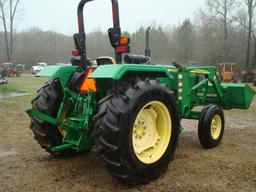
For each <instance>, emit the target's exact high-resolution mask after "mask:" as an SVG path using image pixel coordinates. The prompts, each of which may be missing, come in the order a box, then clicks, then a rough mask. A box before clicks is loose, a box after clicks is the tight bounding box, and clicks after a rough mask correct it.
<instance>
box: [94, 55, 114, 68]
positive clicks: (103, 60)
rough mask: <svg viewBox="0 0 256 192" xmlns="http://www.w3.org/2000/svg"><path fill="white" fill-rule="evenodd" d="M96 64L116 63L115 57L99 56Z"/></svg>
mask: <svg viewBox="0 0 256 192" xmlns="http://www.w3.org/2000/svg"><path fill="white" fill-rule="evenodd" d="M96 64H97V65H98V66H100V65H108V64H116V61H115V59H113V58H112V57H105V56H104V57H98V58H97V59H96Z"/></svg>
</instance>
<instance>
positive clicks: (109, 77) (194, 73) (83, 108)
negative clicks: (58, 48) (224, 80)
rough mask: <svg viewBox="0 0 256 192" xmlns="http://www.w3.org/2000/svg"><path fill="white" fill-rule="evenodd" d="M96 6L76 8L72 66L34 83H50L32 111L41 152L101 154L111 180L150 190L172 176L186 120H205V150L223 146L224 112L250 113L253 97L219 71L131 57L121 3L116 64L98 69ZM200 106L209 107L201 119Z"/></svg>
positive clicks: (108, 61) (114, 40)
mask: <svg viewBox="0 0 256 192" xmlns="http://www.w3.org/2000/svg"><path fill="white" fill-rule="evenodd" d="M90 1H91V0H81V1H80V3H79V5H78V20H79V22H78V23H79V33H77V34H75V35H74V41H75V45H76V46H75V47H76V48H75V49H74V50H73V51H72V54H73V56H75V58H72V60H71V61H72V66H48V67H45V68H44V70H42V71H41V72H40V73H38V74H37V75H36V76H44V77H51V78H52V80H51V81H49V82H48V83H47V84H46V85H44V86H43V87H42V88H41V89H40V90H39V91H38V95H37V96H36V98H35V99H34V100H33V101H32V107H31V108H30V109H28V110H27V113H28V114H29V116H30V117H31V126H30V127H31V129H32V131H33V133H34V136H35V139H36V140H37V142H38V143H39V144H40V145H41V147H42V148H44V149H45V150H46V151H48V152H49V153H50V154H52V155H55V156H70V155H74V154H77V153H79V152H82V151H87V150H90V149H91V148H92V147H93V146H94V145H95V146H98V147H99V148H100V149H101V150H102V153H103V159H104V162H105V164H106V167H107V169H108V171H109V172H110V174H111V175H112V176H113V177H115V178H117V179H118V180H119V181H121V182H122V183H125V184H145V183H148V182H149V181H151V180H154V179H156V178H158V177H160V175H161V174H162V173H163V172H165V171H166V170H167V167H168V164H169V161H170V160H171V159H172V158H173V157H174V153H175V150H176V146H177V142H178V138H179V134H180V133H181V131H182V130H183V128H182V127H181V125H180V120H181V118H184V119H196V120H199V124H198V137H199V141H200V143H201V144H202V146H203V147H204V148H214V147H216V146H218V145H219V144H220V143H221V140H222V137H223V134H224V127H225V124H224V113H223V109H232V108H238V109H248V108H249V106H250V104H251V102H252V99H253V97H254V94H255V92H254V91H253V90H252V89H251V88H250V87H249V86H248V85H246V84H221V83H220V82H219V81H218V80H217V77H216V68H215V67H188V68H183V67H182V66H180V65H179V64H177V63H173V65H170V64H169V65H157V64H149V63H148V62H149V61H150V59H149V57H148V56H139V55H130V54H127V53H128V52H129V51H130V47H129V46H130V41H129V37H127V36H123V35H122V33H121V27H120V22H119V9H118V2H117V0H112V1H111V2H112V12H113V27H112V28H110V29H109V30H108V33H109V39H110V43H111V45H112V47H113V48H114V51H115V60H114V59H112V58H110V57H100V59H99V60H97V59H96V62H97V65H92V62H91V61H92V60H90V59H88V57H87V51H86V43H85V41H86V35H85V30H84V19H83V8H84V5H85V4H86V3H88V2H90ZM123 54H127V55H126V56H125V58H124V59H123ZM123 60H125V61H126V63H127V64H123ZM103 61H104V62H103ZM115 63H116V64H115ZM199 77H200V78H199ZM238 93H243V94H238ZM197 106H205V107H204V108H203V110H202V111H198V110H196V109H197V108H195V107H197Z"/></svg>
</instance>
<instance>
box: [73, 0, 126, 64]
mask: <svg viewBox="0 0 256 192" xmlns="http://www.w3.org/2000/svg"><path fill="white" fill-rule="evenodd" d="M91 1H94V0H81V1H80V3H79V5H78V8H77V17H78V30H79V33H78V34H75V35H74V40H75V44H76V45H77V48H78V50H79V52H80V56H81V58H80V65H86V66H82V67H83V68H86V67H87V66H88V65H89V62H88V61H87V55H86V43H85V40H86V35H85V26H84V14H83V10H84V6H85V4H86V3H89V2H91ZM111 2H112V15H113V31H114V32H115V34H114V35H115V36H118V37H120V35H121V28H120V19H119V6H118V1H117V0H111ZM115 56H116V62H117V63H122V56H121V53H118V52H117V51H115Z"/></svg>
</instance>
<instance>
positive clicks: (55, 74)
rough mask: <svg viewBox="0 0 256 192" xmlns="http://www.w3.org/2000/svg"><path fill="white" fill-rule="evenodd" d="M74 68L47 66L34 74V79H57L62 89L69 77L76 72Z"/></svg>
mask: <svg viewBox="0 0 256 192" xmlns="http://www.w3.org/2000/svg"><path fill="white" fill-rule="evenodd" d="M76 68H77V67H76V66H47V67H45V68H44V69H43V70H42V71H40V72H39V73H37V74H36V77H52V78H59V79H60V83H61V86H62V87H63V88H64V87H65V86H66V84H67V82H68V80H69V78H70V75H71V74H73V73H74V72H75V71H76Z"/></svg>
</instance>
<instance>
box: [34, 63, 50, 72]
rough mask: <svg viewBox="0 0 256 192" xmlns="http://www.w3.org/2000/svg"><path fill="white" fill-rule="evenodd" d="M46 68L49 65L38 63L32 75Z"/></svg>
mask: <svg viewBox="0 0 256 192" xmlns="http://www.w3.org/2000/svg"><path fill="white" fill-rule="evenodd" d="M46 66H47V63H38V64H37V65H33V66H32V67H31V72H32V74H37V73H39V72H40V71H41V70H42V69H43V68H44V67H46Z"/></svg>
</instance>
